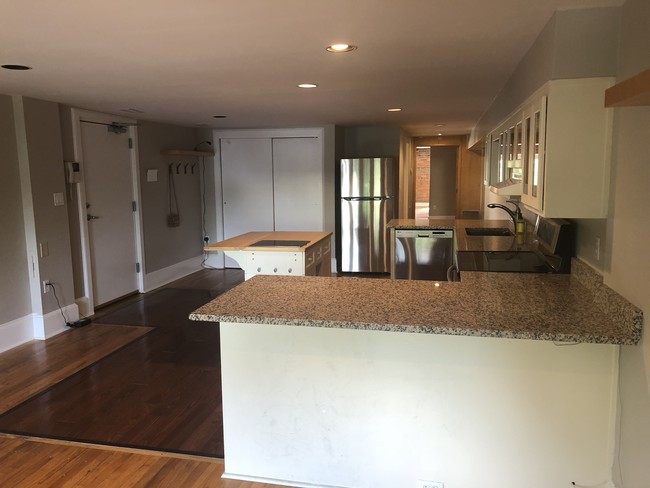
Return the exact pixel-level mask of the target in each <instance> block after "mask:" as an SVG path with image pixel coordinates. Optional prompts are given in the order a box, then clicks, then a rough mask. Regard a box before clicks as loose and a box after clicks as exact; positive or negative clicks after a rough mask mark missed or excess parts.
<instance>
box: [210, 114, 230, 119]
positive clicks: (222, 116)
mask: <svg viewBox="0 0 650 488" xmlns="http://www.w3.org/2000/svg"><path fill="white" fill-rule="evenodd" d="M226 117H228V116H227V115H213V116H212V118H213V119H225V118H226Z"/></svg>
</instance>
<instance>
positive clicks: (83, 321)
mask: <svg viewBox="0 0 650 488" xmlns="http://www.w3.org/2000/svg"><path fill="white" fill-rule="evenodd" d="M55 285H56V283H53V282H52V281H46V282H45V286H49V287H50V288H52V293H53V294H54V299H55V300H56V306H57V307H58V308H59V312H60V313H61V317H63V322H64V323H65V325H66V326H67V327H71V328H73V329H78V328H79V327H83V326H85V325H88V324H89V323H91V322H92V320H91V319H89V318H88V317H85V316H84V315H82V314H79V315H81V317H83V318H81V319H79V320H77V321H76V322H69V321H68V319H67V317H66V316H65V314H64V313H63V308H62V307H61V302H60V301H59V296H58V295H57V293H56V286H55Z"/></svg>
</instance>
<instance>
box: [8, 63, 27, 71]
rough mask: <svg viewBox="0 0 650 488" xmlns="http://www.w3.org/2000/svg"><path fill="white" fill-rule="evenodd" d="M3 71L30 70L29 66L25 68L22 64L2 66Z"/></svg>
mask: <svg viewBox="0 0 650 488" xmlns="http://www.w3.org/2000/svg"><path fill="white" fill-rule="evenodd" d="M2 67H3V68H4V69H12V70H14V71H26V70H28V69H32V67H31V66H25V65H24V64H3V65H2Z"/></svg>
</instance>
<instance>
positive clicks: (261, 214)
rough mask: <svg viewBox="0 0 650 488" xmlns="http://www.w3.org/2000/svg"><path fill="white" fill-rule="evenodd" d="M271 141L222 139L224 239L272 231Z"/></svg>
mask: <svg viewBox="0 0 650 488" xmlns="http://www.w3.org/2000/svg"><path fill="white" fill-rule="evenodd" d="M271 156H272V153H271V140H270V139H222V140H221V175H222V176H221V177H222V182H223V230H224V238H225V239H230V238H231V237H235V236H238V235H240V234H244V233H246V232H254V231H269V230H273V161H272V159H271Z"/></svg>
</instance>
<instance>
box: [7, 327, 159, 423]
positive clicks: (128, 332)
mask: <svg viewBox="0 0 650 488" xmlns="http://www.w3.org/2000/svg"><path fill="white" fill-rule="evenodd" d="M151 330H153V329H152V328H150V327H124V326H119V325H118V326H113V325H97V324H90V325H89V326H87V327H85V328H84V329H72V330H69V331H67V332H66V333H65V334H60V335H58V336H55V337H53V338H52V339H50V340H48V341H30V342H28V343H26V344H23V345H21V346H19V347H16V348H14V349H11V350H9V351H6V352H5V353H3V354H0V371H1V372H2V375H1V376H0V414H2V413H5V412H6V411H8V410H9V409H11V408H13V407H15V406H16V405H18V404H20V403H22V402H24V401H25V400H27V399H28V398H30V397H32V396H34V395H36V394H38V393H40V392H42V391H44V390H46V389H47V388H50V387H52V386H54V385H55V384H57V383H58V382H60V381H62V380H64V379H65V378H67V377H69V376H71V375H73V374H74V373H76V372H78V371H80V370H82V369H83V368H86V367H88V366H90V365H91V364H93V363H95V362H97V361H99V360H100V359H102V358H104V357H106V356H107V355H109V354H111V353H113V352H115V351H117V350H119V349H120V348H121V347H124V346H125V345H127V344H129V343H130V342H132V341H133V340H135V339H137V338H139V337H142V336H143V335H144V334H146V333H147V332H149V331H151ZM26 365H29V366H28V367H26Z"/></svg>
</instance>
